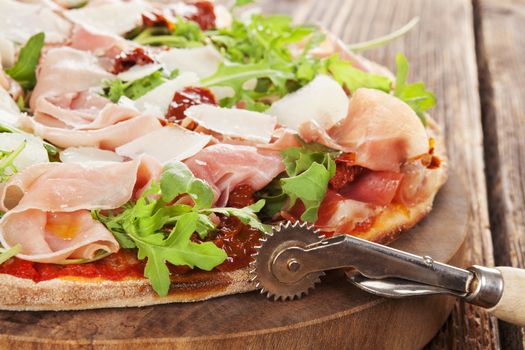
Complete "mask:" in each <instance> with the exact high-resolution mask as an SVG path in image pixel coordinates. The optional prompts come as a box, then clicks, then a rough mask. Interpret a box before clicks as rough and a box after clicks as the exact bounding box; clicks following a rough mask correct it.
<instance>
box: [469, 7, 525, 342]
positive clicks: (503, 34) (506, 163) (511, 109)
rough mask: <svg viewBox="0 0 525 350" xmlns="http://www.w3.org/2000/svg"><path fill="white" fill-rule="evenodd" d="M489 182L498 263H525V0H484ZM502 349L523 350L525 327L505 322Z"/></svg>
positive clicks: (481, 36) (481, 32) (481, 40)
mask: <svg viewBox="0 0 525 350" xmlns="http://www.w3.org/2000/svg"><path fill="white" fill-rule="evenodd" d="M476 4H477V10H478V11H477V13H478V21H477V23H478V24H479V26H478V48H479V50H478V56H479V57H480V77H481V78H482V79H481V87H482V89H481V96H482V98H483V106H482V111H483V122H484V129H485V137H486V139H485V146H486V148H487V156H486V164H487V186H488V189H489V203H490V213H491V215H490V223H491V227H492V231H493V239H494V250H495V259H496V264H498V265H512V266H519V267H525V253H524V252H525V182H524V181H523V176H524V174H525V169H524V168H523V164H525V153H524V152H523V151H524V150H525V138H524V137H523V134H524V133H525V102H524V101H525V90H524V89H523V86H524V84H525V67H524V65H523V57H525V36H524V35H523V33H524V32H525V3H524V2H523V1H511V0H504V1H500V0H498V1H495V0H480V1H477V2H476ZM500 331H501V338H502V348H504V349H523V348H524V347H525V342H524V336H523V332H524V329H523V328H520V327H516V326H512V325H509V324H507V323H504V322H501V323H500Z"/></svg>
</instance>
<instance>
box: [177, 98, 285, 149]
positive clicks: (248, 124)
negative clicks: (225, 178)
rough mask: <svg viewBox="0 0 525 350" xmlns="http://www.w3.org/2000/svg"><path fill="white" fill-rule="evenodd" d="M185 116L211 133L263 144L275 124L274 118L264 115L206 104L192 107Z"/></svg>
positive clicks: (267, 139) (266, 141)
mask: <svg viewBox="0 0 525 350" xmlns="http://www.w3.org/2000/svg"><path fill="white" fill-rule="evenodd" d="M185 114H186V116H187V117H189V118H191V119H193V120H194V121H196V122H197V123H199V125H201V126H203V127H204V128H206V129H209V130H211V131H215V132H218V133H220V134H222V135H225V136H232V137H238V138H242V139H246V140H251V141H257V142H264V143H268V142H269V141H270V139H271V137H272V133H273V131H274V129H275V125H276V124H277V120H276V118H275V117H273V116H270V115H267V114H264V113H258V112H252V111H247V110H244V109H230V108H220V107H216V106H213V105H208V104H203V105H198V106H192V107H190V108H188V109H187V110H186V112H185Z"/></svg>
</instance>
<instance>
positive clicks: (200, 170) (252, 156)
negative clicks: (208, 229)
mask: <svg viewBox="0 0 525 350" xmlns="http://www.w3.org/2000/svg"><path fill="white" fill-rule="evenodd" d="M185 163H186V165H187V166H188V167H189V168H190V170H191V171H192V173H193V174H194V175H195V176H197V177H198V178H201V179H203V180H204V181H206V182H208V184H210V185H211V186H212V189H213V192H214V194H215V200H214V203H215V205H216V206H224V205H225V204H226V203H227V202H228V196H229V193H230V191H231V190H233V189H234V188H235V187H237V186H239V185H249V186H250V187H251V188H252V189H253V190H255V191H257V190H260V189H261V188H263V187H264V186H266V185H267V184H269V183H270V181H272V180H273V179H274V178H275V177H276V176H277V175H279V174H280V173H281V172H283V171H284V165H283V163H282V159H281V156H280V155H279V153H277V152H261V151H258V150H257V148H255V147H252V146H244V145H229V144H216V145H212V146H209V147H206V148H204V149H203V150H202V151H200V152H199V153H197V154H196V155H194V156H193V157H191V158H189V159H187V160H186V161H185Z"/></svg>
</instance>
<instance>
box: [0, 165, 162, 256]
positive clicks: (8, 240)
mask: <svg viewBox="0 0 525 350" xmlns="http://www.w3.org/2000/svg"><path fill="white" fill-rule="evenodd" d="M160 171H161V166H160V164H159V163H158V162H156V161H155V160H153V159H151V158H141V159H139V160H136V161H132V162H125V163H86V164H83V165H81V164H64V163H47V164H38V165H34V166H32V167H30V168H28V169H27V170H26V171H24V172H21V173H18V174H16V175H14V176H13V177H12V178H11V179H10V180H9V182H8V183H7V184H6V186H5V187H4V188H3V191H2V192H1V193H0V209H2V210H8V212H7V213H6V214H5V215H4V216H3V217H2V219H1V220H0V242H1V243H2V245H3V246H4V247H7V248H8V247H11V246H14V245H15V244H21V246H22V250H21V253H20V254H19V255H18V257H20V258H21V259H24V260H30V261H37V262H47V263H57V262H61V261H63V260H64V259H66V258H84V259H91V258H93V257H94V256H95V253H96V252H97V251H99V250H102V251H105V252H113V253H114V252H116V251H117V250H118V249H119V245H118V243H117V241H116V240H115V238H114V237H113V235H112V234H111V233H110V232H109V231H108V230H107V229H106V228H105V227H104V226H103V225H102V224H101V223H100V222H98V221H95V220H94V219H93V218H92V217H91V215H90V212H89V210H91V209H112V208H118V207H120V206H122V205H123V204H124V203H126V202H127V201H129V200H130V199H131V198H132V196H133V195H134V193H136V191H137V190H138V191H140V189H141V188H144V187H145V186H147V185H148V184H149V183H150V182H151V180H152V179H156V180H158V178H159V176H160Z"/></svg>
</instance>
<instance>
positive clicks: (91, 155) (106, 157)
mask: <svg viewBox="0 0 525 350" xmlns="http://www.w3.org/2000/svg"><path fill="white" fill-rule="evenodd" d="M60 160H61V161H62V163H85V162H122V161H124V158H123V157H121V156H119V155H118V154H116V153H115V152H112V151H106V150H102V149H99V148H95V147H69V148H66V149H65V150H63V151H62V152H60Z"/></svg>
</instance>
